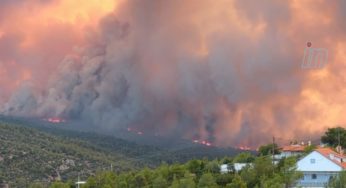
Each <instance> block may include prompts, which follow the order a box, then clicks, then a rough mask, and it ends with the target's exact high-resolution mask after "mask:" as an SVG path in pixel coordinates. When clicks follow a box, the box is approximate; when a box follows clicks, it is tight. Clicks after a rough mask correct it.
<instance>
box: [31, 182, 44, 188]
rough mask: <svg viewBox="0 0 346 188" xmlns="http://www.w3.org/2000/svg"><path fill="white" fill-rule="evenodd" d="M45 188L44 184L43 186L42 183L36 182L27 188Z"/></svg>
mask: <svg viewBox="0 0 346 188" xmlns="http://www.w3.org/2000/svg"><path fill="white" fill-rule="evenodd" d="M45 187H46V186H45V184H43V183H38V182H36V183H32V184H31V185H30V186H29V188H45Z"/></svg>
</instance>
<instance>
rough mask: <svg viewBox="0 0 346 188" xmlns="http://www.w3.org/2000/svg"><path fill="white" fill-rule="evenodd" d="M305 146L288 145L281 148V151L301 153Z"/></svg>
mask: <svg viewBox="0 0 346 188" xmlns="http://www.w3.org/2000/svg"><path fill="white" fill-rule="evenodd" d="M305 147H306V146H302V145H289V146H284V147H282V149H281V150H282V151H293V152H303V151H304V149H305Z"/></svg>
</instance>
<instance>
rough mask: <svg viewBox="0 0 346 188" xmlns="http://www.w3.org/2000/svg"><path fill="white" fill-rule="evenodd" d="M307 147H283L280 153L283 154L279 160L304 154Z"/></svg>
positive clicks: (279, 156)
mask: <svg viewBox="0 0 346 188" xmlns="http://www.w3.org/2000/svg"><path fill="white" fill-rule="evenodd" d="M306 147H307V145H300V144H292V145H288V146H283V147H282V148H281V149H280V151H281V153H280V154H279V155H278V156H277V157H278V158H280V159H281V158H284V157H291V156H297V155H301V154H303V153H304V150H305V148H306Z"/></svg>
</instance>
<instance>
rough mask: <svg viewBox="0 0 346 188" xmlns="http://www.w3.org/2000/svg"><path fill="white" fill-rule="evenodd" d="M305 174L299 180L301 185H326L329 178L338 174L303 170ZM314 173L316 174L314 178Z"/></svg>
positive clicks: (298, 184)
mask: <svg viewBox="0 0 346 188" xmlns="http://www.w3.org/2000/svg"><path fill="white" fill-rule="evenodd" d="M303 174H304V176H303V178H302V179H300V180H299V181H298V182H297V186H298V187H299V186H301V187H326V185H328V182H329V180H330V179H331V178H332V177H335V176H336V175H337V172H303ZM313 175H315V176H316V178H315V179H313Z"/></svg>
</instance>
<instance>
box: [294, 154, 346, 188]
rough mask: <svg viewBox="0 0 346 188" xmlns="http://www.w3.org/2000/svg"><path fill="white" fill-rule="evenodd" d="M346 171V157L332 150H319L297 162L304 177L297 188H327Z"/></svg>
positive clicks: (298, 182) (298, 168)
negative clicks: (333, 179) (332, 180)
mask: <svg viewBox="0 0 346 188" xmlns="http://www.w3.org/2000/svg"><path fill="white" fill-rule="evenodd" d="M345 169H346V156H345V155H343V154H342V153H338V152H336V151H334V150H333V149H331V148H318V149H315V150H314V151H312V152H311V153H310V154H308V155H307V156H305V157H303V158H302V159H300V160H299V161H298V162H297V171H300V172H302V173H303V177H302V178H301V179H300V180H298V181H297V187H326V186H327V185H328V183H329V181H330V180H331V179H332V178H333V177H335V176H337V175H338V174H339V173H340V172H341V171H342V170H345Z"/></svg>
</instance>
